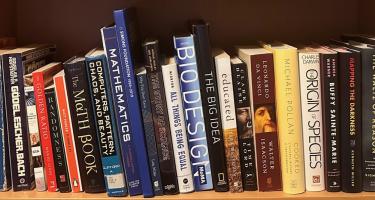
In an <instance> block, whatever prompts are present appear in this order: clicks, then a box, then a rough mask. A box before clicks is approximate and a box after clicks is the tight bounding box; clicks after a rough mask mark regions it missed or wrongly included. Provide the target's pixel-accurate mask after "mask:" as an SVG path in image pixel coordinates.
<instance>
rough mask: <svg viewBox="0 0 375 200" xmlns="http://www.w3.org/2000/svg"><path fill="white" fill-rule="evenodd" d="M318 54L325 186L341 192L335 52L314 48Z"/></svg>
mask: <svg viewBox="0 0 375 200" xmlns="http://www.w3.org/2000/svg"><path fill="white" fill-rule="evenodd" d="M314 50H315V51H316V52H318V53H319V59H320V74H321V78H320V79H321V82H322V83H321V91H322V92H321V94H322V102H323V103H322V110H323V113H322V116H323V127H324V128H323V137H324V145H323V146H324V147H325V148H324V149H325V152H324V163H325V177H324V179H325V185H326V190H327V191H328V192H338V191H340V190H341V164H340V163H341V159H340V149H341V145H340V120H339V117H340V110H339V83H338V81H339V79H338V60H337V52H335V51H332V50H330V49H328V48H325V47H324V46H316V47H314Z"/></svg>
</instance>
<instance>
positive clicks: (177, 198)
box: [0, 191, 375, 200]
mask: <svg viewBox="0 0 375 200" xmlns="http://www.w3.org/2000/svg"><path fill="white" fill-rule="evenodd" d="M0 199H7V200H10V199H17V200H21V199H29V200H31V199H56V200H57V199H59V200H62V199H92V200H100V199H107V200H108V199H116V198H114V197H107V194H105V193H100V194H87V193H58V192H55V193H54V192H36V191H25V192H2V193H0ZM121 199H143V197H142V196H135V197H124V198H121ZM153 199H165V200H181V199H182V200H198V199H199V200H224V199H231V200H233V199H238V200H240V199H241V200H243V199H249V200H252V199H262V200H266V199H267V200H271V199H276V200H281V199H292V200H306V199H307V200H345V199H350V200H355V199H356V200H374V199H375V192H374V193H371V192H361V193H343V192H306V193H303V194H298V195H288V194H285V193H283V192H243V193H230V192H224V193H220V192H213V191H205V192H194V193H189V194H179V195H164V196H157V197H154V198H153Z"/></svg>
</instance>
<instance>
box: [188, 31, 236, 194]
mask: <svg viewBox="0 0 375 200" xmlns="http://www.w3.org/2000/svg"><path fill="white" fill-rule="evenodd" d="M193 34H194V38H195V41H194V42H195V51H196V55H197V60H198V73H199V81H200V86H201V95H202V105H203V114H204V118H205V128H206V134H207V143H208V151H209V154H210V155H215V156H210V162H211V168H212V181H213V186H214V189H215V191H217V192H226V191H228V190H229V185H228V175H227V167H226V159H225V150H224V140H223V129H222V125H221V116H220V104H219V96H218V90H217V82H216V81H217V80H216V71H215V67H214V63H213V58H212V52H211V45H210V39H209V31H208V25H207V24H196V25H193Z"/></svg>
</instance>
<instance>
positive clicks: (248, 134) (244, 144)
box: [231, 57, 258, 191]
mask: <svg viewBox="0 0 375 200" xmlns="http://www.w3.org/2000/svg"><path fill="white" fill-rule="evenodd" d="M231 66H232V81H233V93H234V104H235V106H236V123H237V133H238V147H239V149H240V162H241V175H242V185H243V189H244V190H247V191H255V190H257V189H258V186H257V172H256V162H255V147H254V145H255V144H254V127H253V124H254V123H253V115H252V113H253V111H252V105H251V103H252V102H251V99H250V95H251V94H250V92H249V91H250V85H249V81H250V80H249V78H248V72H247V70H248V69H247V66H246V63H244V62H243V61H241V60H240V59H239V58H238V57H234V58H232V59H231Z"/></svg>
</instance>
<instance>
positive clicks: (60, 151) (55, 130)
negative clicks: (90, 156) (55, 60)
mask: <svg viewBox="0 0 375 200" xmlns="http://www.w3.org/2000/svg"><path fill="white" fill-rule="evenodd" d="M51 78H53V76H52V77H51ZM46 79H48V78H47V77H46ZM52 81H53V80H52ZM44 94H45V96H46V103H47V112H48V121H49V128H50V132H51V140H52V151H53V158H54V161H55V174H56V180H57V187H58V189H59V191H60V192H71V188H70V182H69V172H68V166H67V162H66V153H65V150H64V141H63V136H62V130H61V125H60V119H59V113H58V112H59V111H58V110H57V100H56V94H55V85H54V84H53V83H51V84H50V85H49V86H47V87H46V88H45V90H44Z"/></svg>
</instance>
